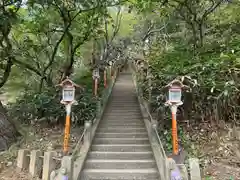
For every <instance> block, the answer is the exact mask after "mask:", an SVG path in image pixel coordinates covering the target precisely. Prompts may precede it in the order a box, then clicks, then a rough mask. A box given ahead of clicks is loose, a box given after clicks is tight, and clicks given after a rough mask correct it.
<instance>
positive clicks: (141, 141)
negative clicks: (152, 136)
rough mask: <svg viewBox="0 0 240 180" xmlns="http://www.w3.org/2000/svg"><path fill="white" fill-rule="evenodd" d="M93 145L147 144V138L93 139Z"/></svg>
mask: <svg viewBox="0 0 240 180" xmlns="http://www.w3.org/2000/svg"><path fill="white" fill-rule="evenodd" d="M93 144H149V139H148V138H98V137H97V138H95V139H94V140H93Z"/></svg>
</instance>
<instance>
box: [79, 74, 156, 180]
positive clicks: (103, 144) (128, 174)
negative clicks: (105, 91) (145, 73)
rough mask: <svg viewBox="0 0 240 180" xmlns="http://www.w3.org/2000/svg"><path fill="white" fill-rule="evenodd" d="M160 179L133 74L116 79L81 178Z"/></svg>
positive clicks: (88, 179) (85, 179)
mask: <svg viewBox="0 0 240 180" xmlns="http://www.w3.org/2000/svg"><path fill="white" fill-rule="evenodd" d="M93 179H94V180H100V179H101V180H107V179H108V180H120V179H124V180H133V179H137V180H140V179H142V180H143V179H147V180H157V179H159V172H158V170H157V165H156V162H155V159H154V156H153V152H152V149H151V146H150V142H149V140H148V135H147V131H146V128H145V125H144V122H143V119H142V117H141V112H140V107H139V104H138V101H137V97H136V93H135V89H134V85H133V82H132V76H131V75H130V74H122V75H120V77H119V78H118V80H117V81H116V84H115V86H114V88H113V92H112V96H111V97H110V101H109V104H108V107H107V109H106V111H105V114H104V117H103V119H102V120H101V122H100V124H99V127H98V129H97V131H96V134H95V137H94V139H93V143H92V146H91V149H90V152H89V153H88V156H87V159H86V162H85V164H84V169H83V171H82V172H81V177H80V179H79V180H93Z"/></svg>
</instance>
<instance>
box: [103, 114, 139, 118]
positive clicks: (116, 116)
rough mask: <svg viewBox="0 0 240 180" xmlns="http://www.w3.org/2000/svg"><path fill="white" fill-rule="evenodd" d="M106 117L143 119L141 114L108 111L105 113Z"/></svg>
mask: <svg viewBox="0 0 240 180" xmlns="http://www.w3.org/2000/svg"><path fill="white" fill-rule="evenodd" d="M104 119H142V115H141V114H131V115H125V114H124V113H121V114H120V113H119V114H117V113H114V114H112V113H111V114H110V113H106V114H105V115H104Z"/></svg>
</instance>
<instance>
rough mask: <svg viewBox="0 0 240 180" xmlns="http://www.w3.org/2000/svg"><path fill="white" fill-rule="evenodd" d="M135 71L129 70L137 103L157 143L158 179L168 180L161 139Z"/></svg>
mask: <svg viewBox="0 0 240 180" xmlns="http://www.w3.org/2000/svg"><path fill="white" fill-rule="evenodd" d="M136 69H137V67H136V66H134V65H133V67H132V68H131V70H132V76H133V83H134V86H135V88H136V93H137V96H138V100H139V103H140V104H141V106H142V107H143V108H144V112H146V114H147V117H144V118H147V119H148V121H149V126H150V127H149V129H151V131H153V133H151V135H152V136H153V137H152V138H153V139H155V140H156V141H155V142H157V143H158V148H157V151H158V156H159V157H158V159H157V161H158V162H159V164H160V165H161V168H159V171H160V172H159V173H160V177H161V179H164V180H167V179H170V169H169V164H168V157H167V155H166V152H165V150H164V148H163V145H162V141H161V138H160V136H159V134H158V131H157V127H156V126H154V124H156V122H155V121H154V119H153V117H152V115H151V113H150V112H149V109H148V103H147V102H146V101H145V100H144V98H143V92H142V88H141V86H140V85H139V83H138V81H137V70H136Z"/></svg>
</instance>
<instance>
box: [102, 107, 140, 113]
mask: <svg viewBox="0 0 240 180" xmlns="http://www.w3.org/2000/svg"><path fill="white" fill-rule="evenodd" d="M106 112H109V113H126V114H139V113H140V110H139V109H131V108H128V109H122V108H116V109H115V108H114V109H113V108H111V109H108V111H106Z"/></svg>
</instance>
